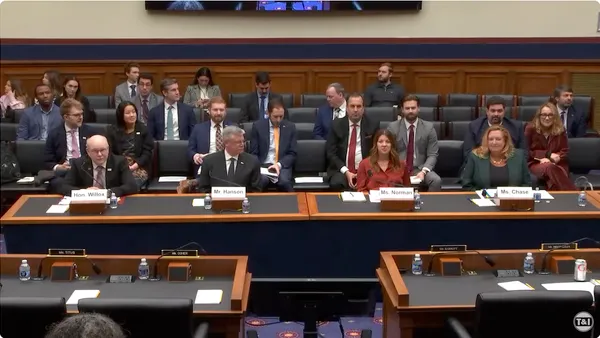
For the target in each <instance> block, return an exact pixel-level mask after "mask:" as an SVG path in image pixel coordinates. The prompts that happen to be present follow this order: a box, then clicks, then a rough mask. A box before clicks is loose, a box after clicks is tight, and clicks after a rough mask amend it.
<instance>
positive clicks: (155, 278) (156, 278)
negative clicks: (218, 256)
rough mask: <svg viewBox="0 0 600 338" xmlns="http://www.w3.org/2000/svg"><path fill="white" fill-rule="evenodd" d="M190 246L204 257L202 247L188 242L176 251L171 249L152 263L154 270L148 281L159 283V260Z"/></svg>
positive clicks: (204, 252) (204, 251)
mask: <svg viewBox="0 0 600 338" xmlns="http://www.w3.org/2000/svg"><path fill="white" fill-rule="evenodd" d="M190 245H195V246H197V247H198V248H199V249H200V252H202V254H204V255H206V254H207V253H206V250H204V248H203V247H202V245H200V244H199V243H197V242H189V243H186V244H184V245H182V246H180V247H178V248H177V249H173V250H168V251H167V252H165V253H164V254H161V255H160V256H158V258H157V259H156V261H154V270H153V271H152V275H151V277H150V278H149V279H148V280H149V281H151V282H158V281H160V277H159V276H158V263H159V262H160V259H161V258H163V257H164V256H165V255H168V254H171V253H173V252H176V251H177V250H181V249H185V248H187V247H188V246H190Z"/></svg>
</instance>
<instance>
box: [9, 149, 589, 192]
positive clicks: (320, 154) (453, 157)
mask: <svg viewBox="0 0 600 338" xmlns="http://www.w3.org/2000/svg"><path fill="white" fill-rule="evenodd" d="M11 144H12V145H13V146H14V153H15V155H16V157H17V160H18V162H19V165H20V167H21V173H22V174H23V175H24V176H32V175H34V174H35V173H37V172H38V171H39V170H41V169H42V168H43V154H44V148H45V142H44V141H15V142H12V143H11ZM438 146H439V156H438V161H437V164H436V166H435V171H436V172H437V173H438V174H439V175H440V177H441V178H442V189H443V190H460V189H461V186H460V185H459V184H458V183H457V182H458V178H459V176H460V173H459V171H460V168H461V165H462V163H463V141H460V140H441V141H439V142H438ZM569 147H570V148H569V165H570V169H571V172H572V173H573V179H575V178H576V177H578V176H580V175H586V174H588V173H589V171H590V170H598V169H600V152H598V151H593V149H600V138H574V139H569ZM297 154H298V155H297V158H296V163H295V166H294V176H295V177H306V176H325V173H326V171H327V156H326V148H325V141H323V140H299V141H298V147H297ZM153 160H154V164H153V171H152V179H151V182H150V183H149V185H148V189H147V190H148V191H150V192H174V191H175V189H176V186H177V185H176V184H175V183H159V182H158V177H161V176H187V177H193V176H194V175H193V172H192V165H191V162H190V159H189V158H188V155H187V141H156V142H155V150H154V159H153ZM588 176H589V180H590V182H591V183H592V184H593V185H594V186H595V187H600V175H588ZM326 181H327V180H325V182H326ZM328 188H329V185H328V184H327V183H310V184H309V183H306V184H304V183H303V184H295V185H294V189H296V190H298V191H313V190H326V189H328ZM44 189H45V187H38V188H34V187H31V186H23V185H18V184H16V183H10V184H6V185H3V186H2V192H9V191H13V192H19V191H21V192H23V191H27V192H32V190H38V191H44Z"/></svg>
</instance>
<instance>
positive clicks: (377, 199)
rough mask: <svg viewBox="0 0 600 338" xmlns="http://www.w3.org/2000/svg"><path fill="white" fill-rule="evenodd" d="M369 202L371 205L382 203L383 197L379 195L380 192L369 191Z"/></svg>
mask: <svg viewBox="0 0 600 338" xmlns="http://www.w3.org/2000/svg"><path fill="white" fill-rule="evenodd" d="M369 201H371V203H381V195H380V194H379V190H370V191H369Z"/></svg>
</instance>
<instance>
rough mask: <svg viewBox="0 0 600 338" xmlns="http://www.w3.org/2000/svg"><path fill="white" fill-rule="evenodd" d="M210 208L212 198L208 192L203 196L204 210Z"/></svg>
mask: <svg viewBox="0 0 600 338" xmlns="http://www.w3.org/2000/svg"><path fill="white" fill-rule="evenodd" d="M210 209H212V198H211V197H210V194H206V196H204V210H210Z"/></svg>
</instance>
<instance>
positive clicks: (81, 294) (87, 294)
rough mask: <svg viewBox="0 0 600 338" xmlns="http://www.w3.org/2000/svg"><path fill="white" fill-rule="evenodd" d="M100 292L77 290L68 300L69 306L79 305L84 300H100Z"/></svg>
mask: <svg viewBox="0 0 600 338" xmlns="http://www.w3.org/2000/svg"><path fill="white" fill-rule="evenodd" d="M98 295H100V290H75V291H73V293H72V294H71V297H69V300H67V305H77V304H79V300H80V299H84V298H98Z"/></svg>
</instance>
